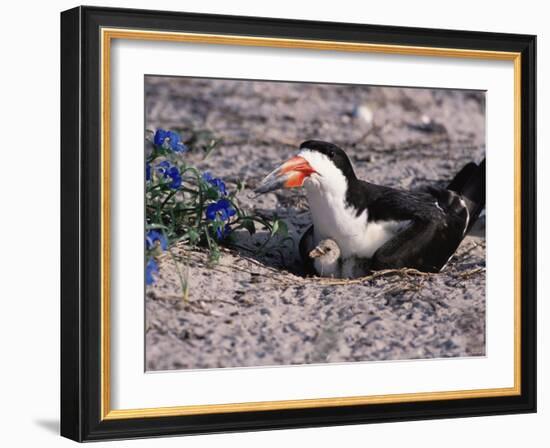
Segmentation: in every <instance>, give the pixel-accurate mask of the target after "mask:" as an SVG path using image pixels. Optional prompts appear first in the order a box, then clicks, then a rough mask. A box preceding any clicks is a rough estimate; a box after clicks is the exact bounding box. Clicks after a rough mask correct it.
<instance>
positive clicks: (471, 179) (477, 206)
mask: <svg viewBox="0 0 550 448" xmlns="http://www.w3.org/2000/svg"><path fill="white" fill-rule="evenodd" d="M447 189H448V190H451V191H454V192H455V193H458V194H459V195H460V196H462V197H463V198H465V199H467V201H466V203H467V206H468V212H469V214H470V222H469V225H468V229H467V230H470V228H471V227H472V226H473V225H474V223H475V222H476V220H477V218H478V217H479V214H480V213H481V212H482V211H483V209H484V208H485V159H483V160H482V161H481V163H479V164H477V163H474V162H470V163H468V164H467V165H465V166H464V168H462V169H461V170H460V171H459V172H458V173H457V175H456V176H455V177H454V179H453V180H452V181H451V183H450V184H449V185H448V186H447Z"/></svg>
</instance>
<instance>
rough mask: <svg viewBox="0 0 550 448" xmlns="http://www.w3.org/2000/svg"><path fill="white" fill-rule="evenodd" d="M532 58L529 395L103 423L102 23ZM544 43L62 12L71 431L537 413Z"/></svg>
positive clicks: (158, 432)
mask: <svg viewBox="0 0 550 448" xmlns="http://www.w3.org/2000/svg"><path fill="white" fill-rule="evenodd" d="M102 27H110V28H117V27H120V28H128V29H145V30H152V29H154V30H162V31H176V32H178V31H179V32H195V33H205V34H229V35H231V34H233V35H246V36H254V37H273V38H289V39H312V40H330V41H343V42H345V41H352V42H365V43H380V44H390V45H406V46H423V47H439V48H461V49H473V50H487V51H507V52H518V53H521V210H522V215H521V318H520V319H521V363H520V365H521V395H517V396H503V397H491V398H472V399H455V400H438V401H425V402H412V403H392V404H369V405H356V406H338V407H325V408H311V409H291V410H277V411H253V412H237V413H226V414H206V415H189V416H176V417H152V418H139V419H133V418H132V419H120V420H109V419H107V420H101V372H100V368H101V358H100V357H101V346H100V334H101V270H100V269H101V266H100V265H101V248H100V236H101V176H100V173H101V160H100V157H101V150H100V143H101V142H100V132H101V121H100V105H101V83H100V76H101V73H100V67H101V59H100V57H101V51H100V50H101V42H100V28H102ZM535 95H536V36H532V35H519V34H504V33H487V32H471V31H457V30H438V29H424V28H407V27H393V26H381V25H363V24H351V23H335V22H313V21H302V20H283V19H271V18H256V17H241V16H223V15H208V14H194V13H179V12H178V13H176V12H168V11H145V10H133V9H118V8H99V7H77V8H74V9H71V10H68V11H65V12H63V13H62V14H61V435H63V436H65V437H68V438H70V439H73V440H76V441H91V440H105V439H121V438H143V437H155V436H163V435H183V434H201V433H214V432H234V431H247V430H248V431H251V430H266V429H283V428H298V427H316V426H332V425H342V424H362V423H375V422H388V421H403V420H420V419H435V418H451V417H467V416H480V415H498V414H511V413H528V412H536V298H537V296H536V96H535Z"/></svg>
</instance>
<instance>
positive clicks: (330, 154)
mask: <svg viewBox="0 0 550 448" xmlns="http://www.w3.org/2000/svg"><path fill="white" fill-rule="evenodd" d="M328 156H329V158H330V159H334V151H329V152H328Z"/></svg>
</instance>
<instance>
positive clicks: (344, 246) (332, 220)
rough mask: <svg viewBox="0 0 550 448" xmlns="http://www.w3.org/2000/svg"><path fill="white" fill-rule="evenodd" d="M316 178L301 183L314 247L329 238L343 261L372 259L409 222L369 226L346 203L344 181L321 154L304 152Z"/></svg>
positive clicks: (387, 222)
mask: <svg viewBox="0 0 550 448" xmlns="http://www.w3.org/2000/svg"><path fill="white" fill-rule="evenodd" d="M300 156H302V157H304V158H305V159H306V160H308V162H309V163H310V164H311V165H312V166H313V167H314V168H315V169H316V171H317V172H318V173H319V174H313V175H311V176H310V177H309V178H308V179H307V180H306V181H305V183H304V187H305V189H306V193H307V198H308V202H309V208H310V212H311V218H312V221H313V225H314V231H315V232H314V238H313V243H314V245H317V244H318V243H319V241H321V240H323V239H325V238H332V239H333V240H334V241H335V242H336V243H337V244H338V246H339V247H340V251H341V253H342V258H343V259H346V258H347V257H351V256H357V257H360V258H371V257H372V256H373V255H374V253H375V252H376V251H377V250H378V248H379V247H380V246H382V245H383V244H384V243H386V242H387V241H388V240H390V239H391V238H393V237H394V235H395V234H396V233H397V232H399V231H400V230H401V229H403V228H404V227H405V226H407V225H408V224H409V221H375V222H370V223H368V222H367V221H368V220H367V218H368V216H367V211H366V210H364V211H363V212H362V213H361V214H359V215H357V210H356V209H355V208H354V207H352V206H350V205H348V204H347V202H346V191H347V187H348V185H347V179H346V178H345V176H344V175H343V174H342V172H341V171H340V170H339V169H338V168H337V167H336V166H335V165H334V164H333V163H332V162H331V161H330V160H329V159H328V158H326V156H324V155H323V154H320V153H318V152H315V151H309V150H304V151H302V152H301V153H300Z"/></svg>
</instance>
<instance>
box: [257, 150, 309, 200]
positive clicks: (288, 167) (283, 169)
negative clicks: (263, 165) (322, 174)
mask: <svg viewBox="0 0 550 448" xmlns="http://www.w3.org/2000/svg"><path fill="white" fill-rule="evenodd" d="M315 172H316V171H315V170H314V169H313V168H312V167H311V165H310V164H309V162H308V161H307V160H306V159H304V158H303V157H300V156H295V157H292V159H290V160H287V161H286V162H285V163H283V164H282V165H281V166H280V167H278V168H276V169H275V170H273V171H272V172H271V173H269V174H268V175H267V176H266V177H265V178H264V180H262V182H261V183H260V185H259V186H258V188H256V190H254V191H255V192H256V193H257V194H262V193H267V192H269V191H273V190H277V189H279V188H295V187H301V186H302V185H303V184H304V181H305V179H306V178H308V177H309V176H311V175H312V174H313V173H315Z"/></svg>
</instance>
